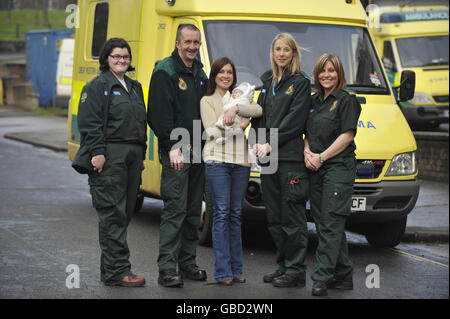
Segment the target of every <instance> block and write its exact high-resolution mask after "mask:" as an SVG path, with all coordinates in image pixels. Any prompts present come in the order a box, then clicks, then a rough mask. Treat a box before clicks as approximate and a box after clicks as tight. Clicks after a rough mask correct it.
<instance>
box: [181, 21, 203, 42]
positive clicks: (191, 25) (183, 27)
mask: <svg viewBox="0 0 450 319" xmlns="http://www.w3.org/2000/svg"><path fill="white" fill-rule="evenodd" d="M184 29H189V30H191V31H197V32H200V30H199V29H198V28H197V27H196V26H195V25H193V24H190V23H185V24H180V25H179V26H178V30H177V39H176V40H177V42H180V40H181V31H183V30H184Z"/></svg>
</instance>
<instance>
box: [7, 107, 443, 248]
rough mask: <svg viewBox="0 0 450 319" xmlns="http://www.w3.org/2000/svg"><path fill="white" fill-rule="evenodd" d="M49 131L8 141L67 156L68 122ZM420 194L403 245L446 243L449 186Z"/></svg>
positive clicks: (32, 130)
mask: <svg viewBox="0 0 450 319" xmlns="http://www.w3.org/2000/svg"><path fill="white" fill-rule="evenodd" d="M20 116H34V117H36V118H39V117H41V116H38V115H35V114H33V113H29V112H27V111H24V110H22V109H20V108H17V107H12V106H2V105H0V117H20ZM53 120H54V121H51V120H50V123H52V124H51V125H48V126H47V127H42V126H33V125H30V126H29V127H24V126H20V127H17V131H15V130H12V131H11V132H8V133H6V134H5V135H4V137H5V138H8V139H12V140H16V141H19V142H23V143H28V144H31V145H34V146H37V147H44V148H48V149H51V150H54V151H56V152H67V141H68V139H67V119H66V118H65V117H54V118H53ZM419 183H420V193H419V198H418V200H417V203H416V206H415V207H414V209H413V211H412V212H411V213H410V214H409V215H408V222H407V226H406V231H405V234H404V236H403V239H402V242H427V243H430V242H443V243H448V237H449V189H448V188H449V184H448V183H442V182H435V181H429V180H419Z"/></svg>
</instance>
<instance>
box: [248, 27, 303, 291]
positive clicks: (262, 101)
mask: <svg viewBox="0 0 450 319" xmlns="http://www.w3.org/2000/svg"><path fill="white" fill-rule="evenodd" d="M270 60H271V65H272V68H271V70H269V71H267V72H265V73H264V74H263V75H262V76H261V80H262V82H263V89H262V90H261V94H260V95H259V98H258V104H259V105H261V107H262V108H263V115H262V117H260V118H257V119H252V121H251V122H252V128H254V129H255V130H256V132H258V128H265V129H266V134H265V135H264V136H260V135H259V136H257V142H258V143H256V144H255V145H254V147H253V150H254V152H255V155H256V156H257V157H258V158H259V159H260V161H263V158H264V157H266V156H269V155H270V156H269V158H270V160H271V163H270V164H271V165H270V166H273V164H274V163H273V162H272V161H276V162H277V163H276V164H277V165H278V166H277V169H276V171H275V173H270V174H264V170H263V171H262V173H261V187H262V194H263V199H264V202H265V205H266V212H267V224H268V229H269V232H270V234H271V236H272V239H273V241H274V244H275V246H276V249H277V264H278V267H277V269H276V270H275V271H274V272H273V273H270V274H267V275H265V276H264V277H263V281H264V282H266V283H272V285H273V286H275V287H295V286H304V285H305V270H306V267H305V264H304V261H305V257H306V252H307V226H306V225H307V223H306V200H307V197H308V188H309V187H308V173H307V169H306V167H305V163H304V155H303V148H304V147H303V146H304V144H303V137H302V136H303V133H304V132H305V128H306V119H307V117H308V111H309V108H310V105H311V87H310V80H309V79H308V77H307V76H306V75H305V74H304V73H303V72H302V71H301V68H300V50H299V46H298V45H297V43H296V41H295V39H294V38H293V37H292V35H291V34H289V33H281V34H278V35H277V36H275V38H274V39H273V41H272V45H271V49H270Z"/></svg>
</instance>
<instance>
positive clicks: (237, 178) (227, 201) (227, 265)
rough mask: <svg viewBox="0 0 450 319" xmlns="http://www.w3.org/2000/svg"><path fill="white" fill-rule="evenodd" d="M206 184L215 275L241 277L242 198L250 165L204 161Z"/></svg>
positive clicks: (223, 277) (219, 278) (221, 278)
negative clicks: (209, 206) (209, 205)
mask: <svg viewBox="0 0 450 319" xmlns="http://www.w3.org/2000/svg"><path fill="white" fill-rule="evenodd" d="M205 177H206V183H207V184H208V187H209V189H210V191H211V194H212V197H213V208H214V214H213V229H212V237H213V248H214V258H215V264H214V278H215V279H216V280H217V281H221V280H223V279H231V278H233V277H234V276H242V237H241V224H242V217H241V210H242V201H243V199H244V195H245V191H246V189H247V185H248V180H249V177H250V167H246V166H241V165H236V164H229V163H222V162H216V161H207V162H206V165H205Z"/></svg>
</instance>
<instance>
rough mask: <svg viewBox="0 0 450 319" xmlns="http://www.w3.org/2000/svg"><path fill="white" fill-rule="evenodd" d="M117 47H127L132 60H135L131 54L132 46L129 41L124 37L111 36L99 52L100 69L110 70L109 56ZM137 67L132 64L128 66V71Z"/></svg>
mask: <svg viewBox="0 0 450 319" xmlns="http://www.w3.org/2000/svg"><path fill="white" fill-rule="evenodd" d="M115 48H121V49H123V48H126V49H127V50H128V53H129V54H130V62H131V61H132V60H133V57H132V55H131V48H130V45H129V44H128V42H127V41H126V40H125V39H122V38H111V39H109V40H108V41H106V42H105V43H104V44H103V46H102V48H101V49H100V54H99V63H100V71H107V70H109V64H108V56H109V55H110V54H111V52H112V50H114V49H115ZM134 70H135V68H134V67H132V66H131V64H130V66H129V67H128V70H127V71H134Z"/></svg>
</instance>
